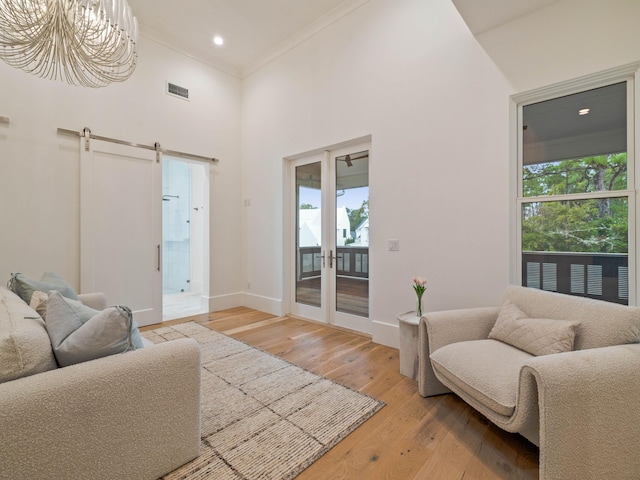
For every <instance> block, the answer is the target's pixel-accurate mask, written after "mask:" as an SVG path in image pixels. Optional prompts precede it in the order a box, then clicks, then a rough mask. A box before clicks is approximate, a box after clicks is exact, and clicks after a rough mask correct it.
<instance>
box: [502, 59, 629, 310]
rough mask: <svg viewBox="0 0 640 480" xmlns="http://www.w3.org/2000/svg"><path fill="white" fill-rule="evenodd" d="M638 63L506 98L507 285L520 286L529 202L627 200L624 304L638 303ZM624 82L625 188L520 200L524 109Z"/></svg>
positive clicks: (521, 198)
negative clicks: (524, 217)
mask: <svg viewBox="0 0 640 480" xmlns="http://www.w3.org/2000/svg"><path fill="white" fill-rule="evenodd" d="M639 73H640V63H633V64H629V65H624V66H622V67H618V68H614V69H610V70H606V71H604V72H600V73H597V74H594V75H587V76H585V77H580V78H578V79H574V80H570V81H566V82H561V83H557V84H554V85H550V86H547V87H543V88H539V89H535V90H530V91H528V92H523V93H519V94H516V95H512V96H511V99H510V100H511V101H510V112H509V113H510V122H509V124H510V131H509V138H510V159H511V160H510V162H509V166H510V170H511V172H510V187H509V195H510V201H509V205H510V207H509V208H510V218H511V221H510V224H511V228H510V239H509V244H510V248H511V255H510V256H511V261H510V272H509V276H510V282H511V283H512V284H515V285H522V217H521V215H522V206H523V204H526V203H532V202H557V201H567V200H589V199H594V198H595V199H599V198H620V197H622V198H627V204H628V224H627V225H628V226H627V228H628V269H629V270H628V274H629V279H628V281H629V292H628V303H629V305H637V299H638V298H639V295H638V291H637V288H638V284H637V281H636V272H637V268H636V252H637V251H638V244H637V239H639V238H640V235H639V234H638V231H637V228H638V225H640V222H638V221H637V219H636V212H640V199H639V198H638V195H637V187H636V186H637V185H640V181H639V180H640V179H639V178H638V175H639V173H640V168H636V166H637V165H636V158H637V157H638V155H636V145H638V144H640V141H639V139H640V125H638V124H640V122H636V121H635V116H636V115H635V112H640V105H639V99H640V95H639V86H638V84H639V83H640V82H639V81H638V74H639ZM621 82H626V84H627V188H626V190H611V191H607V190H605V191H598V192H588V193H574V194H567V195H543V196H530V197H524V196H523V177H522V172H523V168H524V162H523V133H522V128H521V125H522V123H523V107H525V106H527V105H531V104H534V103H538V102H543V101H546V100H553V99H554V98H558V97H563V96H566V95H571V94H574V93H580V92H583V91H586V90H592V89H595V88H599V87H605V86H608V85H612V84H615V83H621Z"/></svg>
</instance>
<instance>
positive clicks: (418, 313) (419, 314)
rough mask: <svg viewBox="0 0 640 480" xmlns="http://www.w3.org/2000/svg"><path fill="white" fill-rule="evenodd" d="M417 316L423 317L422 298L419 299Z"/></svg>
mask: <svg viewBox="0 0 640 480" xmlns="http://www.w3.org/2000/svg"><path fill="white" fill-rule="evenodd" d="M416 316H417V317H422V297H421V296H419V297H418V307H417V308H416Z"/></svg>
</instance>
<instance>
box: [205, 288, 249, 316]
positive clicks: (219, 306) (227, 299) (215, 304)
mask: <svg viewBox="0 0 640 480" xmlns="http://www.w3.org/2000/svg"><path fill="white" fill-rule="evenodd" d="M242 297H243V293H242V292H238V293H229V294H226V295H218V296H215V297H203V298H204V299H205V300H208V302H209V312H217V311H218V310H226V309H228V308H235V307H242V305H243V304H242Z"/></svg>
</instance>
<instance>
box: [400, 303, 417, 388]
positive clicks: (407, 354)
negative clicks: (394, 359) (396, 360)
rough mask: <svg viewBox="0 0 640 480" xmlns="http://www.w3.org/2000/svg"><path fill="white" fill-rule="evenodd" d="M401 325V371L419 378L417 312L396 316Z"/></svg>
mask: <svg viewBox="0 0 640 480" xmlns="http://www.w3.org/2000/svg"><path fill="white" fill-rule="evenodd" d="M396 318H397V319H398V324H399V325H400V373H401V374H402V375H405V376H407V377H411V378H413V379H414V380H417V379H418V362H419V360H418V324H419V323H420V317H417V316H416V312H415V311H413V312H406V313H401V314H400V315H398V316H397V317H396Z"/></svg>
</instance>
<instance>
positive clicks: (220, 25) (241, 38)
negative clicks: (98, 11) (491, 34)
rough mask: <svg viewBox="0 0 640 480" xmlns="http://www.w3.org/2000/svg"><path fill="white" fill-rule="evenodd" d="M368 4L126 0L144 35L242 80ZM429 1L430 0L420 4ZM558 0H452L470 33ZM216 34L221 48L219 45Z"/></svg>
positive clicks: (352, 0) (346, 0) (355, 0)
mask: <svg viewBox="0 0 640 480" xmlns="http://www.w3.org/2000/svg"><path fill="white" fill-rule="evenodd" d="M368 1H369V0H182V1H181V2H176V1H175V0H129V4H130V5H131V8H132V10H133V12H134V15H135V16H136V17H137V18H138V23H139V24H140V31H141V32H142V34H143V35H144V36H146V37H149V38H151V39H153V40H156V41H158V42H160V43H163V44H165V45H168V46H170V47H172V48H174V49H176V50H178V51H180V52H182V53H185V54H187V55H189V56H192V57H194V58H197V59H199V60H201V61H203V62H205V63H207V64H209V65H213V66H215V67H218V68H221V69H223V70H225V71H227V72H229V73H231V74H233V75H236V76H239V77H243V76H245V75H247V74H248V73H250V72H251V71H253V70H255V69H256V68H259V67H260V66H261V65H262V64H264V63H265V62H267V61H269V60H270V59H271V58H274V57H275V56H277V55H279V54H281V53H283V52H285V51H286V50H288V49H289V48H291V47H293V46H295V45H296V44H297V43H299V42H300V41H302V40H304V39H306V38H308V37H309V36H310V35H313V34H314V33H315V32H317V31H319V30H321V29H322V28H324V27H326V26H327V25H329V24H331V23H333V22H334V21H336V20H337V19H339V18H341V17H342V16H344V15H346V14H347V13H349V12H351V11H352V10H354V9H356V8H358V7H359V6H361V5H363V4H365V3H367V2H368ZM422 1H429V0H422ZM557 1H559V0H452V2H453V3H454V5H455V6H456V8H457V9H458V11H459V12H460V14H461V15H462V17H463V18H464V19H465V21H466V22H467V24H468V25H469V28H470V29H471V31H472V32H473V33H474V34H478V33H481V32H483V31H486V30H489V29H491V28H494V27H496V26H498V25H501V24H503V23H506V22H509V21H511V20H514V19H516V18H518V17H520V16H522V15H526V14H528V13H531V12H533V11H535V10H537V9H540V8H543V7H545V6H547V5H549V4H552V3H555V2H557ZM215 35H219V36H221V37H223V38H224V40H225V44H224V45H223V46H217V45H214V43H213V37H214V36H215Z"/></svg>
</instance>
